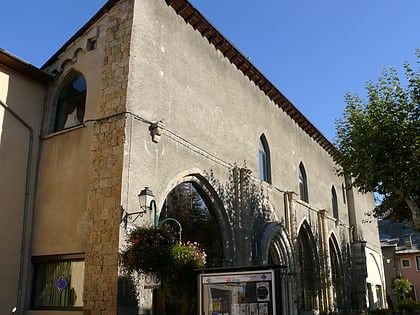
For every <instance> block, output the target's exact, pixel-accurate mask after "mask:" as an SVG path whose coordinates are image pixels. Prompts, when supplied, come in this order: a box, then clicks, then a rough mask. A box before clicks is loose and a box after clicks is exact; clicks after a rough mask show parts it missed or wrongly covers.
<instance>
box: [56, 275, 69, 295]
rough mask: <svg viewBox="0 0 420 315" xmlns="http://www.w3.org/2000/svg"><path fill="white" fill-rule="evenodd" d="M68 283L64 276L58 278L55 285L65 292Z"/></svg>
mask: <svg viewBox="0 0 420 315" xmlns="http://www.w3.org/2000/svg"><path fill="white" fill-rule="evenodd" d="M68 284H69V283H68V281H67V280H66V279H65V278H64V277H63V276H61V277H60V278H58V280H57V281H56V282H55V286H56V288H57V289H58V291H60V292H63V291H64V289H65V288H66V287H67V285H68Z"/></svg>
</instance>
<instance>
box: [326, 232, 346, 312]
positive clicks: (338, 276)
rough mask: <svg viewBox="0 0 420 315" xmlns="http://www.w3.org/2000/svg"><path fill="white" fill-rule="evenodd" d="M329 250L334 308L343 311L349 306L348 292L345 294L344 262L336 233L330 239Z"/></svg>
mask: <svg viewBox="0 0 420 315" xmlns="http://www.w3.org/2000/svg"><path fill="white" fill-rule="evenodd" d="M329 251H330V262H331V277H332V283H331V285H332V290H333V299H334V300H333V301H334V308H335V309H338V310H341V311H342V310H344V309H345V308H346V306H347V305H346V304H347V303H346V302H347V301H346V294H344V293H345V292H344V290H345V283H344V279H345V277H344V273H343V263H342V257H341V253H340V249H339V246H338V243H337V240H336V238H335V237H334V235H332V236H331V237H330V239H329Z"/></svg>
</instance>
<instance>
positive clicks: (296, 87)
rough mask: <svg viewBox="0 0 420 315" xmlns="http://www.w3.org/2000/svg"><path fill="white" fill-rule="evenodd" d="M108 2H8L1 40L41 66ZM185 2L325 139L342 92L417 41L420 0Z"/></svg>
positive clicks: (410, 56)
mask: <svg viewBox="0 0 420 315" xmlns="http://www.w3.org/2000/svg"><path fill="white" fill-rule="evenodd" d="M155 1H163V0H155ZM105 2H106V0H41V1H34V0H15V1H5V2H4V3H2V10H1V11H2V19H1V27H0V47H1V48H3V49H5V50H7V51H9V52H11V53H13V54H15V55H17V56H18V57H20V58H22V59H24V60H26V61H28V62H30V63H32V64H33V65H35V66H42V64H43V63H44V62H45V61H47V60H48V59H49V57H51V56H52V55H53V54H54V52H55V51H57V50H58V49H59V48H60V47H61V46H62V45H63V44H64V43H65V42H66V40H67V39H68V38H69V37H70V36H72V35H73V34H74V33H75V32H76V31H77V30H78V29H79V28H80V27H81V26H82V25H83V24H84V23H85V22H87V21H88V19H89V18H90V17H91V16H92V15H93V14H94V13H95V12H96V11H97V10H98V9H99V8H100V7H101V6H102V5H103V4H104V3H105ZM190 2H191V3H192V4H193V5H194V6H195V7H196V8H197V9H199V10H200V12H201V13H202V14H203V15H204V16H205V17H207V19H208V20H209V21H210V22H211V23H212V24H213V25H214V26H215V27H216V28H217V29H218V30H219V31H220V32H221V33H222V34H224V35H225V37H227V38H228V39H229V40H230V42H231V43H233V44H234V45H235V46H236V47H237V48H238V49H239V50H240V51H241V52H242V53H243V54H244V55H246V56H248V57H249V58H250V59H251V62H252V63H253V64H254V65H255V66H256V67H257V68H258V69H259V70H260V71H261V72H262V73H263V74H264V75H265V76H266V77H267V78H268V79H269V80H270V81H271V82H272V83H273V84H274V85H275V86H276V87H277V88H278V89H279V90H280V91H281V92H282V93H283V94H284V95H285V96H286V97H287V98H288V99H289V100H290V101H291V102H292V103H293V104H294V105H295V106H296V107H297V108H298V109H299V110H300V111H301V112H302V113H303V114H304V115H305V116H306V117H307V118H308V119H309V120H310V121H311V122H312V123H313V124H314V125H315V126H316V127H317V128H318V129H319V130H320V131H321V132H322V133H323V134H324V135H325V136H326V137H327V138H328V139H330V140H333V138H334V134H335V125H334V121H335V119H337V118H339V117H341V115H342V112H343V110H344V108H345V103H344V94H345V93H346V91H349V92H351V93H358V94H359V95H361V96H363V95H364V91H365V83H366V81H368V80H376V78H377V77H378V76H380V74H381V71H382V69H383V68H386V67H389V66H394V67H395V68H397V69H398V70H400V71H401V65H402V63H403V62H404V61H405V60H407V61H409V62H411V63H412V64H414V63H415V54H414V50H415V49H416V48H420V18H419V14H420V1H419V0H317V1H314V0H259V1H255V0H240V1H239V0H191V1H190Z"/></svg>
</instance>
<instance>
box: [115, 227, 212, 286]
mask: <svg viewBox="0 0 420 315" xmlns="http://www.w3.org/2000/svg"><path fill="white" fill-rule="evenodd" d="M205 264H206V253H205V251H204V250H203V249H201V248H200V247H199V245H198V244H197V243H192V242H184V243H179V242H177V238H176V236H174V235H172V234H171V233H169V232H168V231H167V230H165V229H164V228H157V227H137V228H136V229H135V230H133V231H132V232H131V233H130V234H129V235H128V238H127V245H126V247H125V249H124V250H123V251H122V252H121V253H120V265H121V267H122V270H123V271H124V272H126V273H127V274H130V273H132V272H134V271H135V272H138V273H141V274H147V273H156V274H158V275H159V276H160V278H161V280H162V285H163V286H165V287H171V286H172V284H175V283H176V285H177V286H179V288H181V287H183V288H188V287H189V286H191V284H195V283H196V270H197V269H202V268H204V266H205Z"/></svg>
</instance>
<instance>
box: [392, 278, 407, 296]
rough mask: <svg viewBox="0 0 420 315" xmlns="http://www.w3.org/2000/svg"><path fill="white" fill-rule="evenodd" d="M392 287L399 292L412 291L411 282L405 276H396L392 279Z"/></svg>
mask: <svg viewBox="0 0 420 315" xmlns="http://www.w3.org/2000/svg"><path fill="white" fill-rule="evenodd" d="M391 288H392V289H393V290H395V292H397V293H398V294H404V293H408V292H410V291H411V282H410V281H409V280H408V279H406V278H403V277H395V278H393V279H392V283H391Z"/></svg>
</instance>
